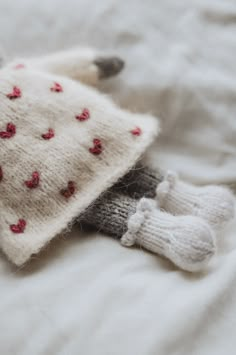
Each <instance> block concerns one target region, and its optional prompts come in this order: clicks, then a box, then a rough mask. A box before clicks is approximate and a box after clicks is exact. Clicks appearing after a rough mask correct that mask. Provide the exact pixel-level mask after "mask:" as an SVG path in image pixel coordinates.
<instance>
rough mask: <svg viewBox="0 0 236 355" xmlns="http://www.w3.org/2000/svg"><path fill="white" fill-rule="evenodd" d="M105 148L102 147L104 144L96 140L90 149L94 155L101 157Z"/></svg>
mask: <svg viewBox="0 0 236 355" xmlns="http://www.w3.org/2000/svg"><path fill="white" fill-rule="evenodd" d="M102 150H103V147H102V142H101V141H100V139H97V138H95V139H94V140H93V147H92V148H89V151H90V153H92V154H94V155H99V154H101V153H102Z"/></svg>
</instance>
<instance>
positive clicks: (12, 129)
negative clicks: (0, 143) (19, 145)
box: [0, 123, 16, 139]
mask: <svg viewBox="0 0 236 355" xmlns="http://www.w3.org/2000/svg"><path fill="white" fill-rule="evenodd" d="M15 134H16V126H15V125H14V124H13V123H8V124H7V129H6V131H1V132H0V138H3V139H4V138H11V137H13V136H14V135H15Z"/></svg>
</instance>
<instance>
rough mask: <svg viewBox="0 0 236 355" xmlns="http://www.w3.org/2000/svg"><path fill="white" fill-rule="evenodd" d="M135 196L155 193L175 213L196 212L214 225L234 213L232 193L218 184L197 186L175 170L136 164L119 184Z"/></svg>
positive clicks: (221, 223) (229, 217)
mask: <svg viewBox="0 0 236 355" xmlns="http://www.w3.org/2000/svg"><path fill="white" fill-rule="evenodd" d="M115 188H116V189H118V190H119V191H122V192H124V193H126V194H128V195H129V196H131V197H133V198H138V199H140V198H141V197H143V196H145V197H151V198H154V197H155V196H156V198H157V200H158V202H159V205H160V207H161V208H163V209H164V210H165V211H167V212H170V213H171V214H174V215H194V216H198V217H201V218H204V219H206V220H207V221H208V222H209V223H210V225H211V226H212V227H214V228H215V229H217V228H219V227H221V226H223V225H224V224H225V223H226V222H227V221H229V220H230V219H231V218H232V217H233V216H234V200H233V195H232V193H231V192H230V191H229V190H228V189H227V188H225V187H221V186H217V185H209V186H204V187H200V186H194V185H191V184H189V183H185V182H183V181H179V180H178V179H177V176H176V174H174V173H170V172H167V173H166V174H164V172H163V171H161V170H156V171H155V170H152V169H150V168H147V167H143V166H137V167H136V168H134V169H133V170H131V171H130V172H129V173H128V174H127V175H126V176H125V177H124V178H123V179H122V180H121V181H120V182H119V183H118V184H117V185H116V186H115Z"/></svg>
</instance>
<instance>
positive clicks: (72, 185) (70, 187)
mask: <svg viewBox="0 0 236 355" xmlns="http://www.w3.org/2000/svg"><path fill="white" fill-rule="evenodd" d="M74 193H75V183H74V182H73V181H69V182H68V184H67V188H66V189H62V190H61V191H60V194H61V195H62V196H64V197H65V198H70V197H71V196H72V195H74Z"/></svg>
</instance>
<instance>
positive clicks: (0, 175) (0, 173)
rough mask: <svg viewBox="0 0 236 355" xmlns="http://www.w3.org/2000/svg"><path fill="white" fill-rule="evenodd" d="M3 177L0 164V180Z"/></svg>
mask: <svg viewBox="0 0 236 355" xmlns="http://www.w3.org/2000/svg"><path fill="white" fill-rule="evenodd" d="M2 179H3V171H2V167H1V166H0V181H2Z"/></svg>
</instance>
